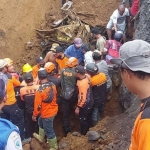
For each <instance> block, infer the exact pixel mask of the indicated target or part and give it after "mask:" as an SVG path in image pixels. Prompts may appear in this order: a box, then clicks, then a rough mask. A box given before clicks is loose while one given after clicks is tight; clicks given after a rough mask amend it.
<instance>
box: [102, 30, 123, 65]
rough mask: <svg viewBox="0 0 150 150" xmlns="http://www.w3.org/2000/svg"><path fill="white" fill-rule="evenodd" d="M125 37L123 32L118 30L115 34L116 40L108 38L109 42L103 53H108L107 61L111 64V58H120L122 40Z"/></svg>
mask: <svg viewBox="0 0 150 150" xmlns="http://www.w3.org/2000/svg"><path fill="white" fill-rule="evenodd" d="M122 37H123V33H121V32H118V31H117V32H116V33H115V34H114V40H108V41H107V44H106V46H105V48H104V52H103V55H106V58H105V59H106V62H107V63H108V64H110V60H111V59H112V58H118V57H119V49H120V47H121V45H122V44H121V40H122Z"/></svg>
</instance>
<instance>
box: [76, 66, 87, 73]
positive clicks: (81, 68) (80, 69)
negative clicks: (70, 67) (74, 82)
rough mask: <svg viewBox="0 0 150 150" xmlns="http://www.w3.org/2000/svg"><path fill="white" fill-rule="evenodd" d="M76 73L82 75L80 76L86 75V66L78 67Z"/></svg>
mask: <svg viewBox="0 0 150 150" xmlns="http://www.w3.org/2000/svg"><path fill="white" fill-rule="evenodd" d="M75 72H76V73H80V74H84V73H85V69H84V66H81V65H79V66H77V67H76V68H75Z"/></svg>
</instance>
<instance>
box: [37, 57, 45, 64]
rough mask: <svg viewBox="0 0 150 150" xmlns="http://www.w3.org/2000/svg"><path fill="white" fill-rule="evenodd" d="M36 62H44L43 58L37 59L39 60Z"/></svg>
mask: <svg viewBox="0 0 150 150" xmlns="http://www.w3.org/2000/svg"><path fill="white" fill-rule="evenodd" d="M36 62H37V63H40V62H44V59H43V57H37V58H36Z"/></svg>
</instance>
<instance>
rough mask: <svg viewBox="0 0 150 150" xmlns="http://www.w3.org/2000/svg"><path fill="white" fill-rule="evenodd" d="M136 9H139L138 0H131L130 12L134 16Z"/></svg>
mask: <svg viewBox="0 0 150 150" xmlns="http://www.w3.org/2000/svg"><path fill="white" fill-rule="evenodd" d="M138 11H139V0H133V3H132V7H131V8H130V12H131V14H132V15H133V16H135V15H136V14H137V12H138Z"/></svg>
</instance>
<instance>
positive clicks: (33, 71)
mask: <svg viewBox="0 0 150 150" xmlns="http://www.w3.org/2000/svg"><path fill="white" fill-rule="evenodd" d="M38 70H39V67H38V65H35V66H33V68H32V76H33V78H37V76H38Z"/></svg>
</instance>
